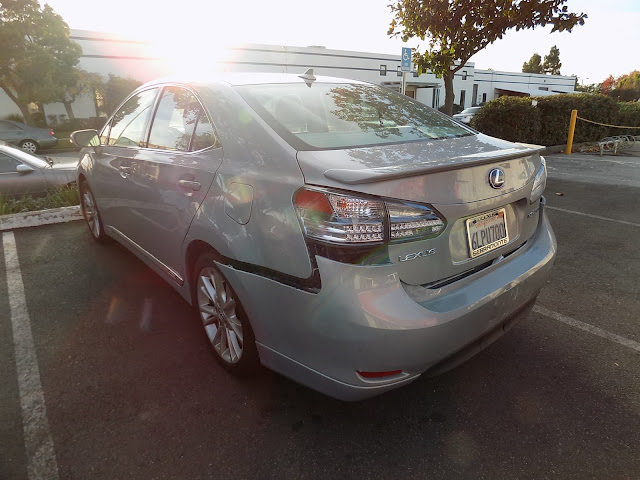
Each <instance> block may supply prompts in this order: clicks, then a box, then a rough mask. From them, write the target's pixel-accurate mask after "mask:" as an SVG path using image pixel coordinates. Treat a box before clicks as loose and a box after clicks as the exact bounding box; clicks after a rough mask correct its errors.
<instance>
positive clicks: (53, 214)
mask: <svg viewBox="0 0 640 480" xmlns="http://www.w3.org/2000/svg"><path fill="white" fill-rule="evenodd" d="M74 220H82V212H81V211H80V206H79V205H76V206H73V207H62V208H51V209H49V210H40V211H37V212H26V213H12V214H10V215H0V232H3V231H5V230H14V229H16V228H26V227H38V226H40V225H50V224H52V223H66V222H72V221H74Z"/></svg>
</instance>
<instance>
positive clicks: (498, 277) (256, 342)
mask: <svg viewBox="0 0 640 480" xmlns="http://www.w3.org/2000/svg"><path fill="white" fill-rule="evenodd" d="M72 139H73V141H74V142H75V143H76V144H77V145H79V146H82V147H84V149H83V157H82V159H81V161H80V163H79V167H78V186H79V189H80V194H81V199H82V209H83V213H84V216H85V218H86V220H87V222H88V225H89V230H90V232H91V234H92V235H93V237H94V238H95V239H96V240H98V241H103V240H105V239H107V237H110V238H113V239H115V240H117V241H118V242H120V243H122V244H123V245H124V246H126V247H127V248H128V249H130V250H131V251H132V252H134V253H135V254H136V255H137V256H138V257H139V258H140V259H142V260H143V261H144V262H145V263H146V264H147V265H149V267H151V268H152V269H153V270H155V271H156V272H157V273H158V274H159V275H160V276H162V277H163V278H164V279H165V280H166V281H167V282H168V283H169V284H170V285H171V286H172V287H174V288H175V289H176V290H177V291H178V292H180V294H181V295H182V296H183V297H184V298H185V300H186V301H187V302H190V303H191V304H192V305H193V306H194V310H195V312H196V313H197V317H198V319H199V320H198V321H199V322H201V323H202V326H203V333H204V334H205V335H206V336H207V337H208V339H209V341H210V344H211V350H212V352H213V355H214V357H215V358H216V359H217V360H218V362H219V363H220V364H221V365H222V366H223V367H224V368H226V369H227V370H229V371H230V372H234V373H237V374H246V373H249V372H252V371H255V370H256V369H257V367H258V366H259V365H260V364H262V365H265V366H267V367H268V368H270V369H273V370H275V371H277V372H279V373H281V374H283V375H286V376H287V377H290V378H292V379H294V380H296V381H297V382H300V383H302V384H304V385H307V386H309V387H311V388H314V389H316V390H318V391H320V392H323V393H325V394H327V395H330V396H332V397H335V398H339V399H343V400H359V399H364V398H367V397H371V396H374V395H378V394H380V393H382V392H385V391H388V390H391V389H394V388H398V387H400V386H402V385H406V384H408V383H409V382H412V381H414V380H416V379H417V378H418V377H420V376H421V375H431V374H435V373H439V372H443V371H446V370H447V369H450V368H452V367H454V366H456V365H458V364H459V363H461V362H462V361H464V360H466V359H468V358H469V357H471V356H472V355H474V354H475V353H477V352H479V351H480V350H481V349H483V348H484V347H486V346H487V345H489V344H490V343H492V342H493V341H495V340H496V339H497V338H499V337H500V336H501V335H502V334H503V333H504V332H505V331H506V330H508V329H509V328H510V327H511V326H512V325H513V324H514V323H515V322H516V321H517V320H519V319H521V318H523V317H524V316H526V314H527V313H528V312H529V310H530V309H531V308H532V306H533V304H534V302H535V299H536V296H537V295H538V292H539V291H540V289H541V288H542V287H543V285H544V284H545V282H546V280H547V279H548V277H549V274H550V270H551V266H552V265H553V263H554V259H555V256H556V240H555V237H554V234H553V231H552V229H551V226H550V225H549V221H548V219H547V216H546V214H545V210H544V204H545V201H544V198H543V197H542V193H543V190H544V188H545V185H546V176H547V172H546V166H545V161H544V159H543V158H542V157H541V156H540V147H536V146H532V145H523V144H514V143H510V142H506V141H503V140H499V139H497V138H492V137H488V136H486V135H482V134H479V133H478V132H476V131H474V130H472V129H470V128H468V127H465V126H464V125H461V124H459V123H457V122H454V121H453V120H451V119H450V118H449V117H447V116H445V115H443V114H440V113H439V112H437V111H435V110H432V109H431V108H428V107H426V106H425V105H423V104H421V103H418V102H416V101H414V100H412V99H410V98H408V97H406V96H402V95H400V94H398V93H395V92H393V91H391V90H388V89H385V88H382V87H378V86H375V85H371V84H367V83H363V82H358V81H352V80H345V79H340V78H328V77H320V76H318V77H316V76H314V74H313V72H312V71H307V72H306V73H305V74H303V75H299V76H298V75H294V74H290V75H285V74H237V75H236V74H226V75H222V76H220V77H209V78H207V79H206V80H193V79H189V78H175V79H173V80H172V81H167V80H163V81H157V82H150V83H147V84H146V85H143V86H142V87H140V88H139V89H138V90H136V91H135V92H134V93H133V94H132V95H131V96H130V97H129V98H127V99H126V100H125V101H124V103H123V104H122V105H121V106H120V107H119V108H118V109H117V110H116V112H115V113H114V114H113V116H112V117H111V119H110V120H109V121H108V122H107V124H106V126H105V127H104V129H103V130H102V131H101V132H100V133H98V132H96V131H95V130H83V131H79V132H75V133H74V134H73V135H72Z"/></svg>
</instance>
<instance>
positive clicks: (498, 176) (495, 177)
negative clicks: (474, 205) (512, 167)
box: [489, 168, 504, 189]
mask: <svg viewBox="0 0 640 480" xmlns="http://www.w3.org/2000/svg"><path fill="white" fill-rule="evenodd" d="M489 185H491V188H495V189H498V188H502V187H503V186H504V170H502V169H501V168H494V169H493V170H491V171H490V172H489Z"/></svg>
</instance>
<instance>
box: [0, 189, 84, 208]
mask: <svg viewBox="0 0 640 480" xmlns="http://www.w3.org/2000/svg"><path fill="white" fill-rule="evenodd" d="M79 204H80V197H79V195H78V187H76V186H75V185H66V186H64V187H59V188H56V189H54V190H51V191H50V192H48V193H47V194H46V195H45V196H42V197H31V196H29V195H24V196H22V197H9V196H7V195H3V194H1V193H0V215H8V214H10V213H25V212H35V211H38V210H47V209H49V208H60V207H72V206H74V205H79Z"/></svg>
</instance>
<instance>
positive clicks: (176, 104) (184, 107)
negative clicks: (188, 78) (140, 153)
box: [148, 87, 202, 152]
mask: <svg viewBox="0 0 640 480" xmlns="http://www.w3.org/2000/svg"><path fill="white" fill-rule="evenodd" d="M201 109H202V108H201V107H200V102H198V100H197V99H196V97H195V96H194V95H193V94H192V93H191V92H189V91H188V90H185V89H184V88H179V87H168V88H165V89H164V90H163V92H162V98H161V99H160V103H159V104H158V109H157V110H156V114H155V116H154V117H153V125H152V126H151V133H150V135H149V145H148V147H149V148H158V149H161V150H177V151H182V152H186V151H187V150H189V142H190V141H191V135H192V134H193V131H194V129H195V126H196V122H197V120H198V116H199V115H200V111H201Z"/></svg>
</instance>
